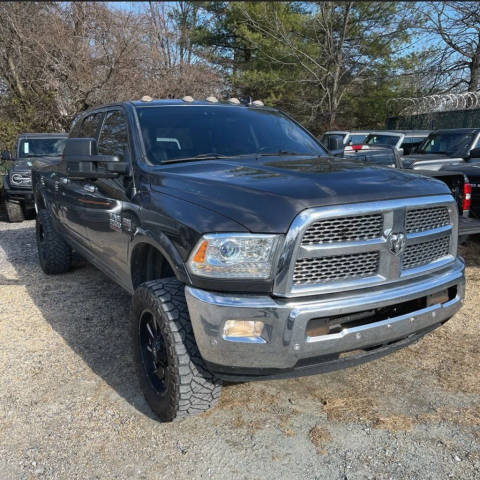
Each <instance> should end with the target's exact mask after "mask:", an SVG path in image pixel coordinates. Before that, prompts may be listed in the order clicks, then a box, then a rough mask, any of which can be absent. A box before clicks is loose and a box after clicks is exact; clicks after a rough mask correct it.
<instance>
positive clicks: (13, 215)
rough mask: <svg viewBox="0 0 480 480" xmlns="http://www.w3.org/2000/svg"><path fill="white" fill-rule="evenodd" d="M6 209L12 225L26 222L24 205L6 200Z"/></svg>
mask: <svg viewBox="0 0 480 480" xmlns="http://www.w3.org/2000/svg"><path fill="white" fill-rule="evenodd" d="M5 209H6V211H7V218H8V221H9V222H10V223H18V222H23V221H24V220H25V217H24V215H23V209H22V205H21V204H20V203H17V202H12V201H11V200H6V201H5Z"/></svg>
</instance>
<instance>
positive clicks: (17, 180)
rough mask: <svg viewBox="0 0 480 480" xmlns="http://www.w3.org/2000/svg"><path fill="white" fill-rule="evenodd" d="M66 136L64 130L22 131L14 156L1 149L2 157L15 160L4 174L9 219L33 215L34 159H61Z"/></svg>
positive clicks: (31, 216) (19, 219) (6, 159)
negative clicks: (53, 131)
mask: <svg viewBox="0 0 480 480" xmlns="http://www.w3.org/2000/svg"><path fill="white" fill-rule="evenodd" d="M66 138H67V134H64V133H22V134H20V135H19V136H18V137H17V143H16V149H15V158H14V159H12V155H11V153H10V152H8V151H4V152H2V160H5V161H9V160H13V165H12V166H11V168H9V169H8V171H7V174H6V175H5V176H4V177H3V195H4V202H5V208H6V212H7V218H8V221H9V222H22V221H23V220H24V219H25V218H33V216H34V214H35V210H34V202H33V192H32V172H31V169H32V163H33V162H34V161H35V160H38V159H42V160H43V161H46V162H48V161H58V160H59V158H58V157H59V155H60V154H61V153H62V151H63V147H64V145H65V140H66ZM52 157H55V158H52Z"/></svg>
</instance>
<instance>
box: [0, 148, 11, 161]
mask: <svg viewBox="0 0 480 480" xmlns="http://www.w3.org/2000/svg"><path fill="white" fill-rule="evenodd" d="M1 159H2V160H3V161H4V162H8V161H10V160H11V159H12V154H11V153H10V152H9V151H8V150H4V151H3V152H2V153H1Z"/></svg>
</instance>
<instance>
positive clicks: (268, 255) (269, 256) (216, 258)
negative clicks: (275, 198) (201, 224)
mask: <svg viewBox="0 0 480 480" xmlns="http://www.w3.org/2000/svg"><path fill="white" fill-rule="evenodd" d="M277 244H278V235H256V234H249V233H221V234H210V235H204V236H203V237H202V238H201V239H200V241H199V242H198V243H197V245H196V246H195V248H194V249H193V251H192V253H191V255H190V259H189V261H188V267H189V269H190V271H191V272H192V273H193V274H194V275H199V276H201V277H209V278H245V279H247V278H260V279H268V278H270V276H271V273H272V266H273V260H274V256H275V250H276V246H277Z"/></svg>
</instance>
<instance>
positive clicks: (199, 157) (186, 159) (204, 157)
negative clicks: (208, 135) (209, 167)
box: [160, 153, 232, 165]
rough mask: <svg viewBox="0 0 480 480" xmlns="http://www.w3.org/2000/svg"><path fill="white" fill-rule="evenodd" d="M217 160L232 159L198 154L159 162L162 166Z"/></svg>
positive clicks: (213, 154) (215, 154) (216, 155)
mask: <svg viewBox="0 0 480 480" xmlns="http://www.w3.org/2000/svg"><path fill="white" fill-rule="evenodd" d="M218 158H232V157H231V156H228V155H222V154H220V153H200V154H199V155H195V156H194V157H179V158H170V159H169V160H163V161H162V162H160V163H161V164H162V165H163V164H164V163H178V162H194V161H195V160H216V159H218Z"/></svg>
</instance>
